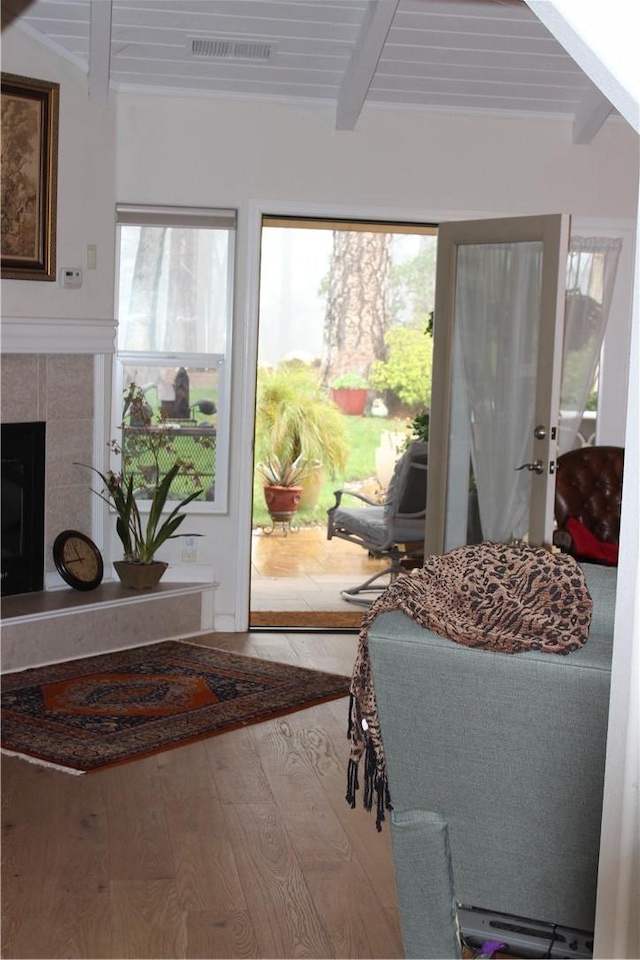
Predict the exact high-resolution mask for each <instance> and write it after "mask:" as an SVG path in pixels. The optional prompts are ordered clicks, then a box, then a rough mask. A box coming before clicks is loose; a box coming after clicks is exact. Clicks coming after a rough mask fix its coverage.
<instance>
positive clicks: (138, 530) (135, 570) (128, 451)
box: [82, 383, 202, 590]
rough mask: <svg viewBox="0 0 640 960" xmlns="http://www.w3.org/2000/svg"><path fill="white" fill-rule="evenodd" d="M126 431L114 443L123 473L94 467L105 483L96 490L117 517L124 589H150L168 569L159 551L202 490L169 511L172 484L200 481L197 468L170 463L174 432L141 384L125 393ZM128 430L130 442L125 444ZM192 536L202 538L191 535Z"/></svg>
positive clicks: (116, 564)
mask: <svg viewBox="0 0 640 960" xmlns="http://www.w3.org/2000/svg"><path fill="white" fill-rule="evenodd" d="M127 417H128V418H129V425H131V424H133V425H134V429H133V430H132V429H131V427H130V426H129V427H128V426H127V423H126V420H127ZM122 430H123V441H122V443H119V442H118V441H116V440H112V441H111V443H110V447H111V449H112V450H113V452H114V453H116V454H122V473H115V472H114V471H112V470H109V471H107V473H101V471H100V470H98V469H96V468H95V467H90V469H91V470H93V471H94V473H97V474H98V476H99V477H100V478H101V480H102V482H103V484H104V487H103V489H102V490H94V493H95V494H97V496H99V497H100V499H101V500H103V501H104V502H105V503H108V504H109V506H110V507H112V508H113V509H114V510H115V512H116V515H117V519H116V532H117V534H118V537H119V538H120V542H121V544H122V550H123V559H122V560H116V561H115V562H114V564H113V565H114V567H115V570H116V573H117V574H118V577H119V578H120V580H121V581H122V583H123V585H124V586H126V587H129V588H131V589H134V590H146V589H150V588H151V587H153V586H155V585H156V584H157V583H158V581H159V580H160V579H161V577H162V576H163V574H164V572H165V570H166V569H167V567H168V564H167V563H165V562H164V561H160V560H156V559H155V554H156V552H157V551H158V550H159V549H160V547H161V546H162V545H163V544H164V543H165V542H166V541H167V540H171V539H173V538H174V537H176V536H177V533H176V531H177V530H178V527H180V526H181V524H182V523H183V521H184V519H185V517H186V514H185V513H184V512H183V508H184V507H185V506H186V505H187V504H188V503H191V501H192V500H195V499H196V497H198V496H200V494H201V493H202V490H200V489H196V490H194V491H192V492H191V493H189V494H188V495H187V496H185V497H183V498H182V499H181V500H180V501H179V502H177V503H175V505H174V506H173V507H172V509H170V510H168V512H166V511H167V502H168V501H169V496H170V492H171V486H172V484H173V483H174V481H176V479H177V478H178V476H182V475H187V476H190V477H191V482H193V483H195V482H196V481H197V479H198V478H197V475H196V473H195V470H194V468H193V464H191V463H188V462H186V461H184V460H182V459H180V458H174V460H173V462H171V463H170V464H169V465H167V462H166V461H167V455H169V456H170V455H171V449H172V448H171V431H170V429H169V428H168V427H167V426H166V425H165V423H164V421H163V419H162V417H158V418H157V423H154V418H153V413H152V410H151V407H150V406H149V404H148V403H147V402H146V399H145V394H144V391H143V390H142V388H141V387H139V386H138V385H137V384H135V383H131V384H130V385H129V387H128V388H127V389H126V391H125V395H124V408H123V415H122ZM127 430H129V436H130V442H129V441H127V440H125V437H126V436H127ZM131 434H133V437H131ZM123 448H124V449H123ZM141 461H143V464H142V465H141ZM82 466H87V464H82ZM136 467H138V468H139V469H140V472H141V474H142V476H143V477H144V481H143V484H142V485H140V486H136V482H135V476H136ZM139 500H143V501H144V502H148V503H149V512H148V516H146V515H145V514H146V511H144V512H143V511H141V509H140V506H139ZM169 502H170V503H173V501H169ZM189 536H200V534H193V533H191V534H189Z"/></svg>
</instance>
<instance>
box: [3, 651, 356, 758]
mask: <svg viewBox="0 0 640 960" xmlns="http://www.w3.org/2000/svg"><path fill="white" fill-rule="evenodd" d="M349 682H350V678H349V677H343V676H339V675H337V674H332V673H323V672H320V671H316V670H310V669H307V668H306V667H296V666H292V665H290V664H285V663H274V662H273V661H270V660H259V659H257V658H254V657H245V656H242V655H240V654H237V653H228V652H226V651H224V650H217V649H215V648H212V647H204V646H198V645H196V644H191V643H185V642H183V641H167V642H163V643H154V644H151V645H149V646H145V647H137V648H135V649H131V650H120V651H118V652H115V653H107V654H102V655H100V656H94V657H86V658H84V659H81V660H70V661H67V662H66V663H56V664H52V665H50V666H46V667H36V668H34V669H30V670H23V671H20V672H19V673H9V674H5V675H4V676H3V677H2V728H1V734H2V750H3V752H4V753H8V754H11V755H13V756H19V757H22V758H23V759H26V760H31V761H33V762H36V763H42V764H45V765H47V766H53V767H57V768H59V769H62V770H65V771H66V772H69V773H88V772H90V771H93V770H100V769H102V768H104V767H108V766H111V765H112V764H116V763H124V762H125V761H129V760H137V759H140V758H141V757H146V756H149V755H150V754H153V753H157V752H159V751H161V750H168V749H171V748H173V747H179V746H182V745H184V744H186V743H191V742H193V741H194V740H200V739H202V738H204V737H212V736H215V735H217V734H221V733H225V732H227V731H229V730H233V729H235V728H238V727H244V726H248V725H249V724H253V723H260V722H262V721H264V720H270V719H272V718H273V717H278V716H282V715H284V714H286V713H292V712H294V711H296V710H303V709H304V708H305V707H310V706H313V705H315V704H318V703H324V702H325V701H327V700H334V699H337V698H338V697H344V696H346V695H347V694H348V692H349Z"/></svg>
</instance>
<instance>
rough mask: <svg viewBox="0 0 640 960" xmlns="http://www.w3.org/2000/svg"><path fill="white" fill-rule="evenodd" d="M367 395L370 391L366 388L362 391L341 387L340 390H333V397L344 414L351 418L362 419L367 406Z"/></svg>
mask: <svg viewBox="0 0 640 960" xmlns="http://www.w3.org/2000/svg"><path fill="white" fill-rule="evenodd" d="M367 393H368V390H367V389H366V388H365V387H363V388H362V389H361V388H359V387H356V388H354V387H341V388H340V389H338V390H335V389H333V388H332V390H331V397H332V399H333V402H334V403H335V405H336V406H337V407H339V408H340V409H341V410H342V412H343V413H346V414H348V415H349V416H350V417H361V416H362V414H363V413H364V408H365V406H366V405H367Z"/></svg>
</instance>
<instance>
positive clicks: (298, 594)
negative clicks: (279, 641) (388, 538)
mask: <svg viewBox="0 0 640 960" xmlns="http://www.w3.org/2000/svg"><path fill="white" fill-rule="evenodd" d="M385 566H386V563H385V561H383V560H372V559H370V558H369V556H368V554H367V552H366V550H364V549H363V548H362V547H359V546H357V545H356V544H352V543H348V542H347V541H346V540H340V539H333V540H327V531H326V527H303V528H301V529H295V528H294V529H293V530H291V531H287V532H286V533H285V531H284V530H283V529H282V528H277V529H276V530H275V531H274V532H273V533H271V534H265V533H264V532H263V531H262V530H255V531H254V532H253V536H252V550H251V625H252V626H268V625H269V624H273V625H277V626H279V625H286V623H287V622H290V623H291V624H292V625H294V626H295V625H300V626H304V625H307V624H308V623H310V625H313V626H318V627H322V626H323V625H325V626H340V625H344V626H354V627H355V626H357V625H358V624H359V622H360V621H361V619H362V616H363V613H364V612H365V609H364V607H361V606H358V605H355V604H352V603H347V601H346V600H343V599H342V597H341V596H340V591H341V590H344V589H345V588H346V587H353V586H356V585H357V584H359V583H362V582H363V581H364V580H366V579H367V578H368V577H370V576H372V575H373V574H374V573H377V572H378V571H379V570H384V568H385ZM382 582H383V583H387V582H388V580H385V581H382ZM369 596H370V597H372V598H375V596H376V594H375V593H371V594H369ZM268 614H272V616H270V617H269V616H268ZM310 614H313V615H314V616H313V617H312V618H311V620H312V621H313V622H312V623H311V622H310V620H309V616H308V615H310ZM338 614H340V615H341V616H337V615H338ZM276 615H277V616H276ZM342 620H344V624H342Z"/></svg>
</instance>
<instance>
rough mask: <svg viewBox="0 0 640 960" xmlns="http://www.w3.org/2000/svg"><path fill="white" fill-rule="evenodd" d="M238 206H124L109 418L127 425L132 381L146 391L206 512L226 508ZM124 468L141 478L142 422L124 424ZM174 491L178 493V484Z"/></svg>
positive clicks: (179, 495)
mask: <svg viewBox="0 0 640 960" xmlns="http://www.w3.org/2000/svg"><path fill="white" fill-rule="evenodd" d="M235 222H236V218H235V213H234V211H231V210H205V209H194V208H185V207H142V206H119V207H118V208H117V239H118V292H117V311H118V347H117V362H116V369H115V389H114V409H113V421H114V423H115V425H116V427H120V425H121V423H122V406H121V400H122V397H123V392H124V390H126V389H127V388H128V387H129V384H131V383H135V384H137V386H139V387H140V388H141V389H142V390H143V391H144V394H145V400H146V402H147V403H148V405H149V408H150V410H151V413H152V415H153V418H154V422H155V421H157V422H160V421H162V422H163V423H164V425H165V426H166V427H168V428H169V431H167V433H168V435H169V436H170V438H171V440H170V449H168V451H167V452H168V461H167V462H170V461H171V460H173V459H175V458H179V459H180V460H183V461H186V462H189V463H191V464H193V465H194V467H195V471H196V473H197V475H198V477H199V478H200V480H201V481H202V482H201V484H200V485H201V486H202V487H203V492H202V494H201V495H200V497H199V498H198V501H195V504H197V506H198V507H199V508H200V509H206V510H207V511H209V510H210V511H212V512H223V511H225V510H226V506H227V472H228V471H227V464H228V447H229V394H230V383H229V380H230V377H229V371H230V340H231V316H232V292H233V261H234V241H235ZM124 428H125V429H124V436H123V437H122V445H123V447H124V448H125V450H127V448H128V450H129V453H130V454H131V451H133V455H132V456H130V459H129V465H128V468H127V469H128V471H129V472H131V471H132V472H133V473H134V477H136V478H137V479H136V483H137V484H138V480H139V482H140V485H139V491H140V497H141V499H142V500H144V482H143V481H144V468H145V464H144V463H143V462H142V461H141V462H140V463H138V462H137V461H136V454H135V449H136V445H135V432H136V429H137V427H136V424H134V423H129V422H128V421H127V420H126V419H125V421H124ZM171 496H172V498H176V499H181V498H182V497H183V496H184V490H183V489H182V488H181V484H180V483H179V482H178V483H177V484H176V486H175V488H173V487H172V494H171Z"/></svg>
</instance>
